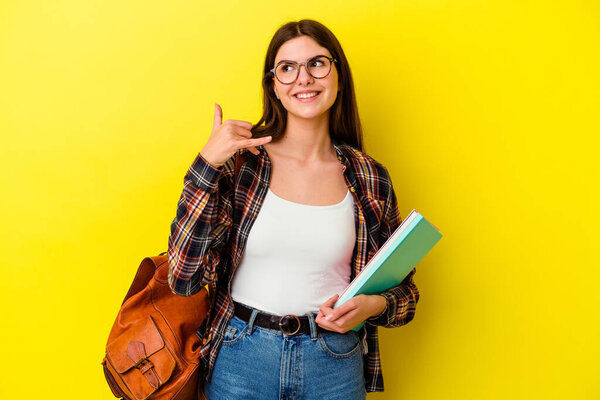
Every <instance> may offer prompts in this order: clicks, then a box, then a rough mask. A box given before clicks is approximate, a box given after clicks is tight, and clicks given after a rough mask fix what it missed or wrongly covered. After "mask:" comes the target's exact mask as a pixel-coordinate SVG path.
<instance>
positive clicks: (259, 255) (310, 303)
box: [231, 188, 356, 315]
mask: <svg viewBox="0 0 600 400" xmlns="http://www.w3.org/2000/svg"><path fill="white" fill-rule="evenodd" d="M354 224H355V222H354V199H353V198H352V195H351V193H350V192H347V193H346V197H345V198H344V200H342V201H341V202H340V203H337V204H333V205H329V206H312V205H307V204H300V203H295V202H292V201H289V200H285V199H283V198H281V197H279V196H277V195H276V194H275V193H273V192H272V191H271V189H270V188H269V189H268V191H267V194H266V197H265V199H264V203H263V205H262V207H261V209H260V212H259V213H258V217H257V219H256V221H254V224H253V225H252V229H251V230H250V233H249V235H248V241H247V242H246V248H245V251H244V255H243V257H242V261H241V263H240V265H239V266H238V268H237V270H236V272H235V275H234V277H233V280H232V282H231V296H232V298H233V299H234V300H235V301H238V302H240V303H244V304H247V305H249V306H252V307H254V308H257V309H259V310H263V311H266V312H269V313H271V314H277V315H285V314H295V315H303V314H305V313H307V312H313V311H314V312H318V311H319V307H320V306H321V305H322V304H323V303H324V302H325V301H326V300H327V299H329V298H330V297H331V296H333V295H334V294H336V293H340V294H341V292H342V291H343V290H344V289H345V288H346V286H347V285H348V284H349V283H350V262H351V260H352V252H353V250H354V244H355V242H356V231H355V225H354Z"/></svg>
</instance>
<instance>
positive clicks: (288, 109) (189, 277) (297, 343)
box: [168, 20, 419, 400]
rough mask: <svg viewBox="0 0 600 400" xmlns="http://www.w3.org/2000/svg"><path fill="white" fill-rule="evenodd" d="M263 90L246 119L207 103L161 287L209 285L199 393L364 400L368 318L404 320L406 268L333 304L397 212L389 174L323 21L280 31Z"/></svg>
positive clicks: (411, 308)
mask: <svg viewBox="0 0 600 400" xmlns="http://www.w3.org/2000/svg"><path fill="white" fill-rule="evenodd" d="M263 90H264V104H263V107H264V113H263V116H262V118H261V120H260V121H259V122H258V123H257V124H255V125H253V124H251V123H250V122H246V121H240V120H227V121H225V122H222V111H221V108H220V107H219V106H218V105H215V117H214V118H215V119H214V127H213V131H212V133H211V135H210V137H209V139H208V141H207V143H206V144H205V146H204V147H203V148H202V150H201V151H200V153H199V154H198V156H197V157H196V159H195V161H194V163H193V164H192V166H191V167H190V168H189V170H188V173H187V174H186V176H185V179H184V189H183V193H182V195H181V198H180V200H179V203H178V207H177V216H176V218H175V220H174V221H173V223H172V225H171V234H170V236H169V248H168V255H169V284H170V286H171V288H172V290H173V291H174V292H175V293H177V294H180V295H183V296H189V295H191V294H194V293H196V292H198V291H199V290H200V289H201V288H202V287H203V286H205V285H207V284H208V285H209V287H210V288H211V289H212V290H213V293H214V296H215V300H214V304H213V306H212V308H211V311H210V313H209V315H208V316H207V318H206V320H205V324H203V326H202V327H201V328H200V329H199V331H198V334H199V335H201V336H202V337H203V338H204V344H203V346H202V348H201V349H200V351H199V353H200V359H201V362H202V363H203V366H204V368H205V375H206V382H204V393H205V395H206V397H207V398H208V399H209V400H211V399H271V398H279V399H288V398H289V399H344V400H347V399H364V398H365V397H366V392H372V391H383V376H382V372H381V364H380V357H379V344H378V336H377V327H378V326H384V327H397V326H401V325H404V324H407V323H408V322H410V321H411V320H412V319H413V316H414V313H415V309H416V304H417V302H418V300H419V291H418V289H417V287H416V286H415V284H414V282H413V275H414V274H415V270H414V269H413V271H412V272H411V273H410V274H409V276H407V278H406V279H405V280H404V281H403V282H402V284H400V285H399V286H397V287H394V288H392V289H390V290H388V291H386V292H384V293H382V294H381V295H371V296H368V295H359V296H356V297H354V298H353V299H351V300H349V301H347V302H346V303H344V304H343V305H341V306H340V307H337V308H335V309H334V308H333V305H334V304H335V301H336V300H337V298H338V297H339V294H340V293H341V292H342V291H343V290H344V288H345V287H346V286H347V285H348V284H349V282H350V281H351V280H352V279H353V278H354V277H355V276H356V274H358V273H359V272H360V271H361V269H362V268H363V267H364V266H365V265H366V263H367V261H368V260H369V259H370V258H371V257H372V256H373V255H374V254H375V252H376V251H377V249H378V248H379V247H380V246H381V245H382V244H383V243H384V242H385V240H386V239H387V238H388V237H389V235H390V234H391V233H392V232H393V231H394V230H395V229H396V228H397V227H398V225H399V224H400V222H401V219H400V215H399V213H398V206H397V201H396V195H395V192H394V189H393V186H392V182H391V179H390V176H389V174H388V171H387V169H386V168H385V167H384V166H383V165H382V164H380V163H379V162H377V161H375V160H374V159H373V158H371V157H369V156H368V155H366V154H365V153H364V152H363V151H362V131H361V126H360V121H359V117H358V111H357V107H356V99H355V95H354V85H353V82H352V76H351V73H350V67H349V65H348V61H347V60H346V57H345V55H344V52H343V50H342V48H341V46H340V44H339V42H338V40H337V39H336V37H335V36H334V35H333V33H332V32H331V31H330V30H329V29H327V28H326V27H325V26H323V25H322V24H320V23H318V22H316V21H313V20H301V21H298V22H290V23H287V24H285V25H283V26H282V27H280V28H279V29H278V30H277V32H276V33H275V35H274V36H273V39H272V40H271V43H270V45H269V48H268V51H267V55H266V59H265V66H264V79H263ZM236 153H240V154H242V153H243V154H244V157H245V158H244V164H243V165H242V167H241V169H240V171H239V173H238V176H237V177H236V179H235V182H234V179H233V175H234V170H235V163H236V157H238V156H239V155H238V154H236ZM363 321H366V323H365V324H364V326H363V327H362V328H361V329H360V331H359V332H355V331H353V330H352V328H354V327H355V326H357V325H358V324H359V323H361V322H363Z"/></svg>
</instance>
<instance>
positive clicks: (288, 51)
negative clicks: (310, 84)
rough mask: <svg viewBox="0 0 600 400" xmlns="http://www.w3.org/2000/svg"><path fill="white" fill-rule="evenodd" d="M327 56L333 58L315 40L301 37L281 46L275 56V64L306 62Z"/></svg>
mask: <svg viewBox="0 0 600 400" xmlns="http://www.w3.org/2000/svg"><path fill="white" fill-rule="evenodd" d="M320 54H321V55H325V56H329V57H331V53H330V52H329V50H327V49H326V48H325V47H323V46H321V45H320V44H318V43H317V42H316V41H315V40H314V39H313V38H311V37H308V36H299V37H296V38H294V39H290V40H288V41H287V42H285V43H284V44H282V45H281V47H280V48H279V50H278V51H277V55H276V56H275V63H278V62H279V61H281V60H289V61H296V62H299V63H300V62H304V61H307V60H310V59H311V58H313V57H314V56H318V55H320Z"/></svg>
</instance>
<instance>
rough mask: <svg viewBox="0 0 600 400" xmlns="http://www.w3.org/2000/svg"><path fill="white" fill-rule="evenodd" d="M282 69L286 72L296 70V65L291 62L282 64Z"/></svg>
mask: <svg viewBox="0 0 600 400" xmlns="http://www.w3.org/2000/svg"><path fill="white" fill-rule="evenodd" d="M281 69H282V71H284V72H290V71H293V70H294V66H293V65H290V64H285V65H282V66H281Z"/></svg>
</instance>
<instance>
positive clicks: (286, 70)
mask: <svg viewBox="0 0 600 400" xmlns="http://www.w3.org/2000/svg"><path fill="white" fill-rule="evenodd" d="M275 74H276V75H277V79H279V80H280V81H281V82H282V83H292V82H294V80H296V75H297V74H298V66H297V65H295V64H289V63H283V64H280V65H279V66H278V67H277V69H275Z"/></svg>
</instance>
